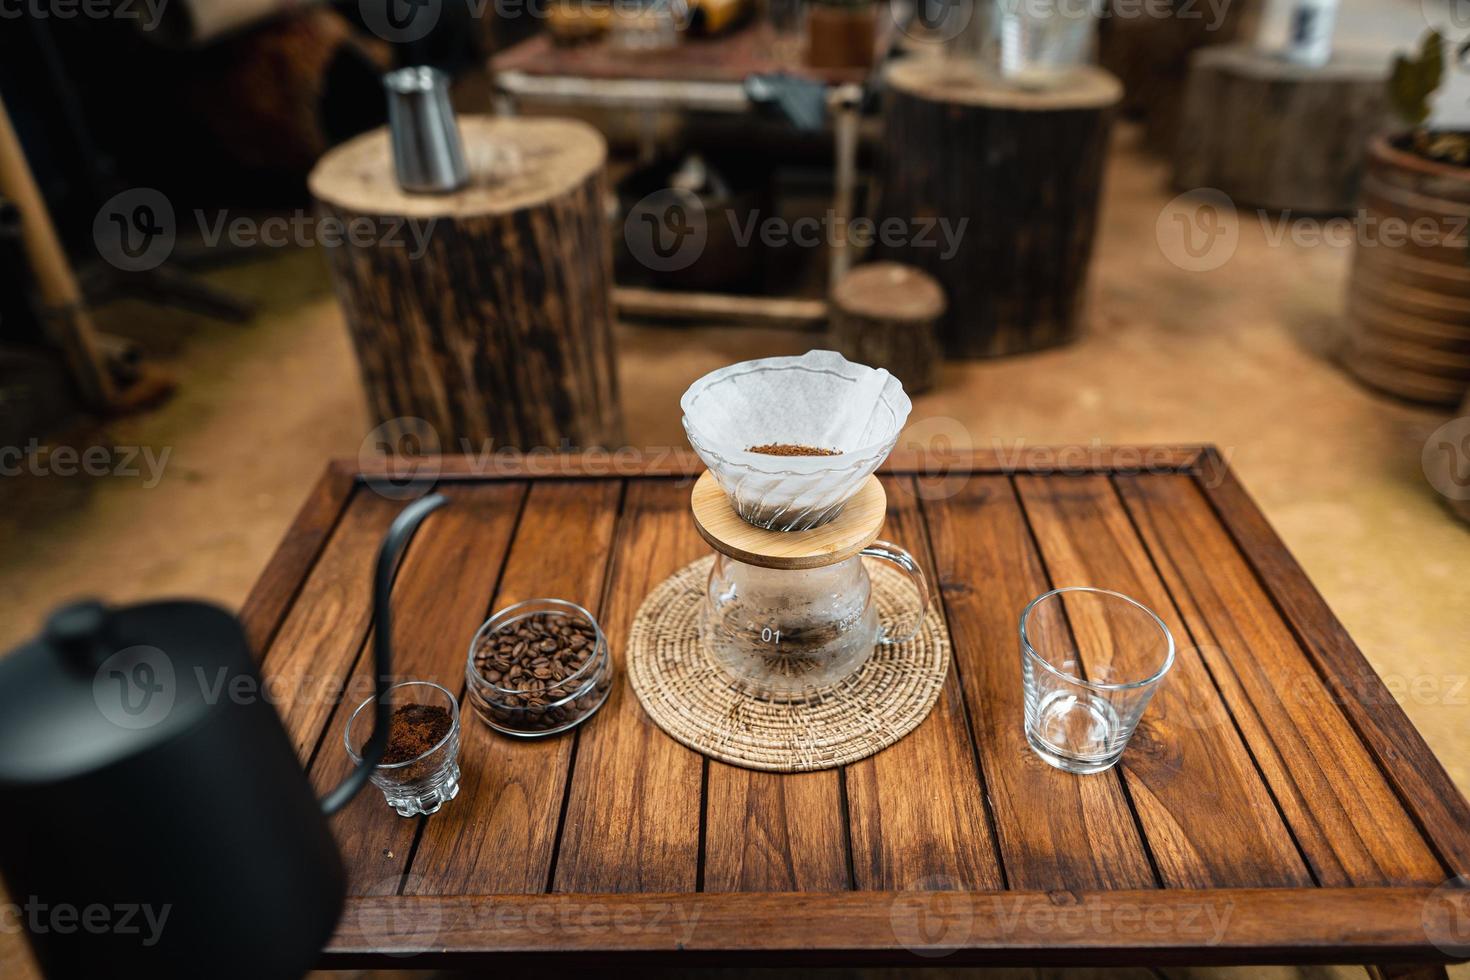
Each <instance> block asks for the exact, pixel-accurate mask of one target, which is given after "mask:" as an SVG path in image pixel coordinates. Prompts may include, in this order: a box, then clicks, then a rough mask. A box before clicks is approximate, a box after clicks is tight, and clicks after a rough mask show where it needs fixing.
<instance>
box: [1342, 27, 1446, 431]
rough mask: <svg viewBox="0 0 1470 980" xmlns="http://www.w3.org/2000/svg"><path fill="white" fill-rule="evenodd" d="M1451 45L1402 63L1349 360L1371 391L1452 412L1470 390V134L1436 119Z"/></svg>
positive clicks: (1368, 169)
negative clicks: (1396, 121)
mask: <svg viewBox="0 0 1470 980" xmlns="http://www.w3.org/2000/svg"><path fill="white" fill-rule="evenodd" d="M1444 48H1445V41H1444V38H1443V37H1441V36H1440V35H1439V34H1438V33H1436V32H1434V31H1430V32H1429V33H1428V34H1427V35H1426V36H1425V37H1424V40H1423V41H1422V42H1421V44H1420V48H1419V51H1418V53H1417V55H1415V56H1413V57H1408V56H1404V55H1399V56H1398V57H1397V58H1396V59H1395V60H1394V66H1393V72H1392V74H1391V76H1390V78H1389V81H1388V95H1389V101H1390V104H1391V105H1392V106H1393V108H1394V110H1395V111H1396V112H1397V113H1398V114H1399V116H1401V117H1402V119H1403V121H1404V123H1405V128H1404V129H1402V130H1399V131H1397V132H1393V133H1387V134H1382V135H1379V136H1376V137H1374V138H1373V139H1372V140H1371V141H1370V143H1369V145H1368V153H1367V162H1366V166H1365V170H1364V175H1363V184H1362V189H1361V192H1360V200H1361V204H1362V207H1361V209H1360V210H1359V213H1358V226H1357V232H1358V233H1357V236H1356V243H1355V247H1354V254H1353V267H1352V273H1351V278H1350V287H1349V292H1348V302H1347V314H1348V316H1347V319H1348V338H1347V344H1346V347H1345V349H1344V355H1343V356H1344V361H1345V363H1346V365H1347V367H1348V369H1349V370H1350V371H1351V372H1352V373H1353V374H1354V375H1355V376H1357V377H1358V379H1359V380H1361V381H1363V382H1364V383H1365V384H1367V385H1369V386H1371V387H1373V388H1377V389H1379V390H1382V391H1386V392H1388V393H1390V394H1394V395H1398V396H1399V397H1402V398H1407V399H1410V400H1413V401H1418V402H1425V403H1429V404H1436V405H1449V406H1453V405H1458V404H1459V403H1460V399H1461V398H1462V397H1463V396H1464V394H1465V391H1466V389H1467V388H1470V249H1467V236H1466V230H1467V227H1470V132H1463V131H1458V130H1448V129H1444V128H1439V127H1436V126H1434V125H1433V124H1432V120H1431V118H1430V106H1429V102H1430V97H1431V96H1432V95H1433V93H1434V92H1435V90H1436V89H1437V88H1438V87H1439V83H1440V80H1441V78H1442V76H1443V72H1444ZM1467 53H1470V44H1467V45H1464V46H1462V47H1461V48H1460V50H1459V51H1458V52H1457V56H1458V57H1459V58H1461V59H1464V58H1466V57H1467Z"/></svg>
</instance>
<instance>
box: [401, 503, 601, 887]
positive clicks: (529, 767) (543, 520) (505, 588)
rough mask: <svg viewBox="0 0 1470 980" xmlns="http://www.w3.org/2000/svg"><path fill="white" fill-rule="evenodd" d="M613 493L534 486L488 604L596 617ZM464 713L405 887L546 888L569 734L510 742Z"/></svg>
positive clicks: (570, 748) (468, 709)
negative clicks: (571, 605) (456, 771)
mask: <svg viewBox="0 0 1470 980" xmlns="http://www.w3.org/2000/svg"><path fill="white" fill-rule="evenodd" d="M621 494H622V485H621V484H620V483H618V482H617V481H606V482H602V483H591V484H589V483H574V482H569V481H545V482H538V483H535V484H533V485H532V487H531V493H530V496H528V497H527V498H526V504H525V509H524V511H523V512H522V514H521V520H520V524H519V525H518V526H517V528H516V536H515V540H514V541H513V542H512V543H511V548H510V556H509V557H508V558H507V560H506V564H505V572H504V574H503V575H502V577H501V581H500V587H499V590H498V592H497V593H496V596H495V601H494V604H493V605H494V608H495V609H504V608H505V607H506V606H509V605H511V604H513V603H516V602H521V601H523V600H526V599H543V598H554V599H567V600H570V601H571V602H575V603H578V604H579V605H581V606H583V607H584V608H586V609H587V610H588V611H589V612H591V613H592V614H593V615H594V616H597V615H598V614H599V607H600V605H601V601H602V593H603V584H604V578H605V576H606V574H607V571H608V565H609V558H610V556H611V554H612V541H613V529H614V527H615V525H616V523H617V516H618V503H619V499H620V497H621ZM609 640H613V638H612V637H611V636H609ZM613 642H616V641H615V640H613ZM462 668H463V665H461V669H462ZM458 687H459V688H460V689H462V688H463V678H462V677H461V679H460V684H459V685H458ZM464 710H465V715H464V718H465V721H464V733H463V741H462V745H461V747H460V770H461V773H462V775H461V779H460V792H459V798H458V799H456V800H455V801H454V803H453V804H452V805H450V806H446V807H445V808H444V809H442V810H440V811H439V812H438V813H436V814H434V815H433V816H432V817H430V818H429V819H428V821H427V823H426V824H425V827H424V833H423V835H422V837H421V838H420V841H419V846H418V850H417V851H416V852H415V854H414V859H413V866H412V868H411V869H410V872H411V873H410V875H409V878H408V881H407V884H406V887H405V892H406V893H408V894H438V895H444V894H456V893H459V894H479V893H486V894H489V893H500V892H540V891H545V889H546V884H547V878H548V875H549V874H550V870H551V858H552V854H553V852H554V850H555V845H556V828H557V820H558V818H559V817H560V815H561V805H562V799H563V797H564V796H565V793H566V781H567V775H568V771H569V768H570V766H571V763H572V757H573V755H574V751H575V745H576V741H577V737H578V735H577V730H576V729H574V730H573V731H572V732H570V733H567V734H564V735H559V736H551V737H548V738H535V739H519V738H513V737H511V736H508V735H501V734H498V733H496V732H495V731H494V730H492V729H491V728H490V727H489V726H488V725H486V724H484V723H483V722H481V721H480V720H479V717H478V716H477V715H476V714H475V711H474V706H473V705H471V704H470V703H469V702H468V700H466V701H465V702H464Z"/></svg>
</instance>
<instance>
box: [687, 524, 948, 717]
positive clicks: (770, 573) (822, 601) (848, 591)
mask: <svg viewBox="0 0 1470 980" xmlns="http://www.w3.org/2000/svg"><path fill="white" fill-rule="evenodd" d="M865 557H866V558H878V559H882V560H883V561H887V562H891V563H892V564H894V565H896V566H898V567H899V568H900V569H902V570H903V571H904V572H905V573H906V574H907V575H908V576H909V578H910V580H911V581H912V583H913V585H914V588H915V590H916V592H917V611H916V614H915V616H914V617H913V622H912V628H906V627H905V628H902V629H899V628H897V627H895V626H894V625H893V624H889V625H884V624H883V623H881V622H880V621H879V615H878V608H877V604H876V602H875V601H874V597H873V586H872V582H871V580H870V579H869V577H868V570H867V568H866V567H864V565H863V559H864V558H865ZM928 604H929V589H928V585H927V583H926V582H925V581H924V573H923V572H922V571H921V570H920V568H919V564H918V562H917V561H915V560H914V557H913V556H912V555H910V554H909V553H908V552H907V551H905V550H904V549H902V548H900V547H898V546H897V545H894V544H889V543H887V542H885V541H873V542H872V543H871V544H870V545H868V546H867V547H865V548H863V549H862V550H861V551H859V552H857V554H854V555H851V556H849V557H845V558H841V559H840V560H837V561H834V562H832V563H831V564H827V565H820V566H817V567H814V568H772V567H765V566H762V565H756V564H750V563H748V562H745V561H740V560H737V559H735V558H732V557H730V556H729V555H727V554H723V553H718V552H717V553H716V555H715V563H714V567H713V568H712V569H711V570H710V576H709V584H708V586H707V590H706V593H705V605H704V615H703V620H702V623H701V631H702V636H703V640H704V643H705V645H706V647H707V649H708V650H709V651H710V654H711V655H712V656H713V657H714V659H715V660H716V662H717V663H719V664H720V666H721V667H722V668H723V669H724V670H725V672H726V673H727V674H728V675H729V677H730V679H731V680H732V681H733V682H734V683H736V684H738V685H739V686H740V687H741V688H743V689H744V690H745V691H746V692H747V693H749V694H750V695H752V696H753V697H758V698H763V699H766V700H773V701H799V700H805V699H808V698H811V697H814V696H820V695H821V694H822V693H823V692H826V691H828V690H830V689H832V688H835V687H836V686H837V685H839V684H841V683H842V682H843V681H845V680H847V679H848V678H849V677H851V676H852V675H853V674H855V673H857V671H858V670H859V669H861V668H862V666H863V664H865V663H867V661H868V658H869V657H870V656H872V653H873V650H874V648H875V647H876V646H878V645H880V644H884V645H886V644H892V643H904V642H907V641H908V640H911V639H913V638H914V637H915V636H916V635H917V634H918V632H919V628H920V627H921V626H922V624H923V620H924V610H925V608H926V607H927V606H928Z"/></svg>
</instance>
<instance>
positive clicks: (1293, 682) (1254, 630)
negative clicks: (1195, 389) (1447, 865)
mask: <svg viewBox="0 0 1470 980" xmlns="http://www.w3.org/2000/svg"><path fill="white" fill-rule="evenodd" d="M1117 485H1118V489H1119V491H1120V493H1121V495H1122V498H1123V501H1124V503H1125V505H1126V506H1127V507H1128V510H1129V512H1130V513H1131V514H1132V516H1133V518H1134V522H1135V524H1136V525H1137V526H1138V529H1139V532H1140V534H1141V535H1142V536H1143V540H1144V543H1145V544H1146V545H1147V547H1148V549H1149V550H1150V552H1152V553H1153V555H1154V557H1155V559H1156V560H1157V562H1158V566H1159V570H1160V572H1161V573H1162V575H1163V577H1164V580H1165V582H1166V583H1167V584H1168V586H1169V591H1170V592H1171V594H1172V595H1173V597H1174V599H1175V601H1176V602H1177V603H1178V606H1179V611H1180V614H1181V615H1182V616H1183V618H1184V622H1185V625H1186V626H1187V627H1188V628H1189V632H1190V634H1191V635H1192V636H1193V637H1194V639H1195V640H1196V641H1197V642H1198V643H1199V644H1200V645H1199V647H1198V649H1197V652H1198V653H1199V655H1200V656H1202V657H1203V658H1204V660H1205V661H1206V663H1208V664H1209V666H1210V669H1211V672H1212V673H1213V675H1214V677H1215V679H1216V680H1217V682H1218V683H1219V685H1220V690H1221V693H1222V695H1223V696H1224V698H1225V700H1226V703H1227V704H1228V705H1229V707H1230V710H1231V713H1232V714H1233V715H1234V717H1235V719H1236V720H1237V722H1238V723H1239V724H1240V727H1241V731H1242V733H1243V735H1244V736H1245V739H1246V742H1247V744H1248V745H1249V746H1250V749H1251V752H1252V754H1253V755H1254V756H1255V758H1256V761H1257V762H1258V764H1259V765H1260V767H1261V771H1262V772H1263V773H1264V774H1265V776H1266V778H1267V781H1268V782H1269V784H1270V786H1271V789H1272V792H1273V793H1275V795H1276V799H1277V801H1278V802H1279V803H1280V804H1281V807H1282V810H1283V811H1284V812H1285V814H1286V817H1287V822H1288V823H1289V824H1290V825H1291V828H1292V831H1293V833H1294V834H1295V835H1296V839H1297V841H1298V843H1300V845H1301V847H1302V851H1303V852H1304V853H1305V854H1306V857H1307V860H1308V861H1310V862H1311V864H1312V868H1313V870H1314V871H1315V872H1316V875H1317V878H1318V880H1319V881H1321V882H1322V883H1323V884H1326V885H1349V884H1355V885H1386V884H1438V883H1439V882H1440V881H1442V880H1443V879H1444V877H1445V873H1444V869H1443V867H1442V866H1441V865H1440V863H1439V861H1438V860H1437V859H1436V858H1435V857H1434V855H1433V854H1432V853H1431V852H1430V850H1429V848H1428V847H1427V846H1426V845H1425V843H1424V840H1423V838H1422V837H1421V836H1420V835H1419V831H1418V828H1417V827H1416V826H1415V825H1414V822H1413V820H1412V819H1410V817H1409V815H1408V814H1407V813H1406V812H1405V811H1404V808H1403V806H1402V805H1400V803H1399V800H1398V797H1397V796H1395V795H1394V792H1393V789H1392V788H1391V787H1390V786H1389V784H1388V782H1387V780H1386V779H1385V777H1384V775H1383V773H1382V772H1380V771H1379V769H1378V767H1377V765H1376V764H1375V763H1374V761H1373V759H1372V757H1371V756H1370V755H1369V754H1368V752H1367V750H1366V749H1365V748H1364V746H1363V744H1362V742H1360V741H1359V739H1358V736H1357V733H1356V732H1355V731H1354V730H1353V728H1352V726H1351V725H1350V724H1349V723H1348V721H1347V719H1346V718H1345V717H1344V715H1343V713H1342V711H1341V709H1340V708H1339V707H1338V706H1337V705H1336V704H1335V703H1334V701H1333V698H1332V695H1331V694H1330V693H1329V692H1328V690H1327V689H1326V688H1325V687H1324V686H1323V685H1322V682H1321V679H1320V678H1319V677H1318V676H1317V672H1316V669H1315V668H1314V667H1313V666H1312V664H1311V662H1310V661H1309V660H1308V659H1307V657H1306V655H1305V654H1304V653H1303V652H1302V650H1301V648H1300V647H1299V646H1298V645H1297V643H1296V641H1295V639H1293V637H1292V635H1291V631H1290V630H1289V629H1288V628H1287V626H1286V624H1285V623H1284V622H1283V621H1282V620H1281V617H1280V616H1279V615H1278V614H1277V612H1276V609H1275V607H1274V606H1273V605H1272V604H1271V600H1270V597H1269V596H1267V595H1266V593H1265V592H1264V591H1263V590H1262V589H1261V586H1260V583H1259V582H1258V581H1257V580H1256V577H1255V574H1254V573H1253V572H1252V571H1251V569H1250V567H1249V566H1248V565H1247V564H1246V563H1245V561H1244V560H1243V559H1242V557H1241V555H1240V553H1239V552H1238V551H1237V550H1236V548H1235V544H1234V542H1232V541H1231V540H1230V537H1229V535H1228V534H1227V533H1226V531H1225V529H1224V528H1222V527H1221V526H1220V522H1219V520H1218V519H1217V518H1216V517H1215V514H1214V512H1213V511H1212V510H1211V509H1210V507H1209V504H1208V503H1206V502H1205V500H1204V498H1203V497H1202V496H1201V495H1200V492H1199V490H1198V488H1197V487H1196V486H1195V483H1194V480H1193V479H1192V478H1191V477H1189V476H1186V475H1183V474H1180V475H1175V476H1149V477H1119V478H1118V480H1117ZM1186 652H1187V651H1186Z"/></svg>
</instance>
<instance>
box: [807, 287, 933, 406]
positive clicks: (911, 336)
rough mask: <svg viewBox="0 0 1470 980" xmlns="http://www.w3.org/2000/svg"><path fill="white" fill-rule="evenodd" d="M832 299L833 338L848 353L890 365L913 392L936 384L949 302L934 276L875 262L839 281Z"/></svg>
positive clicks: (862, 360) (867, 361)
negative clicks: (941, 330) (941, 329)
mask: <svg viewBox="0 0 1470 980" xmlns="http://www.w3.org/2000/svg"><path fill="white" fill-rule="evenodd" d="M830 299H831V303H830V314H829V317H830V319H829V324H828V330H829V334H830V340H831V343H832V346H833V348H834V349H835V350H837V351H838V352H839V353H841V354H842V356H843V357H846V358H847V359H848V360H850V361H858V362H859V363H862V364H871V365H872V366H873V367H880V368H886V369H887V370H888V372H889V373H890V374H892V375H893V376H894V377H896V378H898V380H899V381H901V382H903V387H904V390H905V391H906V392H908V393H909V394H911V395H912V394H917V393H919V392H921V391H928V390H929V389H930V388H932V387H934V383H935V381H937V380H938V377H939V361H940V358H941V354H940V350H939V333H938V321H939V318H940V317H941V316H943V315H944V306H945V303H944V290H942V289H940V288H939V283H937V282H935V281H934V277H932V276H930V275H928V274H927V273H924V272H920V271H919V270H918V269H913V268H910V267H909V266H906V265H899V264H898V263H897V262H870V263H868V264H867V265H860V266H858V267H857V268H856V269H853V270H852V271H851V272H849V273H847V275H845V276H843V277H842V278H841V279H840V280H838V282H837V285H835V286H833V287H832V295H831V298H830Z"/></svg>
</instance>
